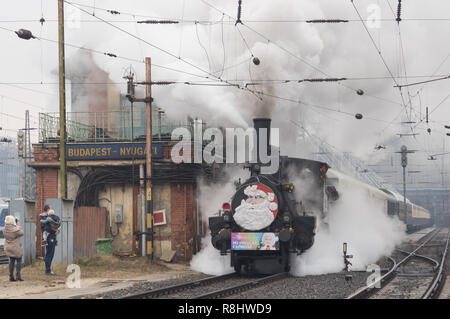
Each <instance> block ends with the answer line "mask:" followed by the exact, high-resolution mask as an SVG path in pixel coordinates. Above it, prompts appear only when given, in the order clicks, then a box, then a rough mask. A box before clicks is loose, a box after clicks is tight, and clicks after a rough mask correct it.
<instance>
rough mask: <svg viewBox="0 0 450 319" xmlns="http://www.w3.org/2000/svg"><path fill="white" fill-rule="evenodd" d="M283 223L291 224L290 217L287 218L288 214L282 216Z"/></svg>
mask: <svg viewBox="0 0 450 319" xmlns="http://www.w3.org/2000/svg"><path fill="white" fill-rule="evenodd" d="M283 222H284V223H286V224H289V223H290V222H291V216H289V214H284V215H283Z"/></svg>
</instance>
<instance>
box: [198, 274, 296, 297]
mask: <svg viewBox="0 0 450 319" xmlns="http://www.w3.org/2000/svg"><path fill="white" fill-rule="evenodd" d="M287 277H289V273H287V272H283V273H279V274H275V275H270V276H267V277H264V278H261V279H256V280H253V281H251V282H247V283H245V284H241V285H236V286H233V287H229V288H225V289H220V290H216V291H213V292H209V293H206V294H203V295H200V296H196V297H194V298H193V299H215V298H221V297H226V296H230V295H234V294H236V293H238V292H242V291H247V290H250V289H253V288H256V287H258V286H261V285H264V284H267V283H270V282H272V281H276V280H280V279H284V278H287Z"/></svg>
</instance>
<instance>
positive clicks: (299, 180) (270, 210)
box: [209, 119, 433, 273]
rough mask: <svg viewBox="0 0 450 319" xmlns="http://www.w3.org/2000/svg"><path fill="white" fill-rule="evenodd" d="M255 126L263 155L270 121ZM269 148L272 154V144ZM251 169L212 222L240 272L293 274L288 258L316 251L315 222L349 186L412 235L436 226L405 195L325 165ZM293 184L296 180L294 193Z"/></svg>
mask: <svg viewBox="0 0 450 319" xmlns="http://www.w3.org/2000/svg"><path fill="white" fill-rule="evenodd" d="M254 126H255V130H256V133H257V137H258V140H257V149H258V151H257V152H258V155H259V147H260V143H259V138H260V134H259V132H260V130H261V129H262V128H264V129H266V132H267V141H269V132H270V119H254ZM262 136H264V135H262ZM266 146H267V148H266V149H267V150H268V149H269V142H267V145H266ZM248 167H249V168H250V171H251V176H250V178H249V179H248V180H246V181H245V182H244V183H242V184H239V185H238V186H237V189H236V192H235V194H234V196H233V197H232V199H231V202H227V203H224V204H223V207H222V211H221V214H220V215H219V216H214V217H210V218H209V228H210V231H211V241H212V244H213V246H214V247H215V248H216V249H218V250H220V252H221V254H222V255H227V254H231V266H232V267H234V269H235V270H236V272H241V271H243V270H244V271H246V272H258V273H274V272H280V271H289V268H290V263H289V257H290V253H296V254H301V253H302V252H304V251H305V250H307V249H309V248H310V247H311V246H312V245H313V243H314V235H315V228H316V218H317V217H319V218H322V217H324V216H325V215H326V214H327V212H328V211H329V206H330V205H332V204H333V202H335V201H337V200H338V199H339V197H340V196H339V193H338V189H340V188H341V186H344V185H348V184H351V185H353V187H356V189H364V190H365V192H366V193H367V194H368V195H370V198H371V200H372V201H376V202H378V203H379V204H380V205H379V206H380V207H384V213H385V214H386V215H387V216H390V217H394V216H397V217H398V219H400V220H401V221H403V222H404V223H405V224H406V228H407V229H408V230H417V229H420V228H423V227H428V226H431V225H432V224H433V219H432V216H431V214H430V213H429V212H428V211H427V210H426V209H424V208H423V207H420V206H417V205H414V204H412V203H410V202H409V201H407V203H406V206H405V205H404V202H403V197H402V196H401V195H399V194H397V193H392V192H390V191H388V190H385V189H378V188H376V187H374V186H371V185H368V184H365V183H362V182H359V181H356V180H353V179H351V178H348V177H347V176H345V175H344V174H342V173H339V172H337V171H335V170H333V169H331V168H330V167H329V166H328V164H326V163H323V162H318V161H312V160H307V159H300V158H291V157H283V156H281V157H280V163H279V168H278V170H277V172H275V173H274V174H262V173H261V172H262V167H263V164H261V161H260V160H259V157H258V160H257V161H256V163H254V164H251V165H249V166H248ZM327 173H328V174H327ZM290 178H295V183H296V184H297V185H296V186H297V188H296V190H295V191H294V184H293V183H291V182H292V181H290ZM341 184H342V185H341Z"/></svg>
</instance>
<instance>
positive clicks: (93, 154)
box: [66, 143, 163, 161]
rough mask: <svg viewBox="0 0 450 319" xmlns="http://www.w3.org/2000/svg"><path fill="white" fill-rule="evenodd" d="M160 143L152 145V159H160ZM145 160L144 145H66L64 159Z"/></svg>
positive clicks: (161, 150)
mask: <svg viewBox="0 0 450 319" xmlns="http://www.w3.org/2000/svg"><path fill="white" fill-rule="evenodd" d="M162 157H163V147H162V144H161V143H153V144H152V158H162ZM145 158H146V143H134V144H133V143H111V144H103V143H102V144H68V145H67V152H66V159H67V160H68V161H79V160H131V159H145Z"/></svg>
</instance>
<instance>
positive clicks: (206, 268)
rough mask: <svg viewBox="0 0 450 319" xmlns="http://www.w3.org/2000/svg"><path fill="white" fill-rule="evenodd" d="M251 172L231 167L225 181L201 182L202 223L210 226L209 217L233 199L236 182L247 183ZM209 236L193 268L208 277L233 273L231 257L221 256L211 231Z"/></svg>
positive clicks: (203, 241) (193, 260)
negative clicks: (224, 203) (214, 244)
mask: <svg viewBox="0 0 450 319" xmlns="http://www.w3.org/2000/svg"><path fill="white" fill-rule="evenodd" d="M248 177H249V172H248V171H247V170H244V169H242V168H241V167H232V168H231V167H230V168H228V170H227V172H226V176H225V177H224V179H223V180H221V181H220V182H217V183H213V184H207V183H205V181H199V190H200V192H199V193H200V195H199V203H200V211H201V212H202V221H203V222H204V223H206V224H207V225H208V217H210V216H214V215H217V214H218V211H219V209H220V207H222V203H223V202H225V201H227V200H229V199H231V197H232V196H233V194H234V193H235V191H236V187H235V185H234V182H236V181H238V180H239V178H240V179H241V181H242V182H243V181H245V180H246V179H247V178H248ZM207 232H208V234H207V236H205V237H204V238H202V243H201V245H202V249H201V250H200V251H199V252H198V253H197V254H195V255H194V257H193V258H192V260H191V263H190V265H191V268H192V269H193V270H195V271H199V272H202V273H205V274H208V275H223V274H226V273H230V272H233V271H234V269H233V268H231V266H230V255H227V256H221V255H220V252H219V251H218V250H217V249H215V248H214V247H213V245H212V243H211V236H210V233H209V229H208V230H207Z"/></svg>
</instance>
